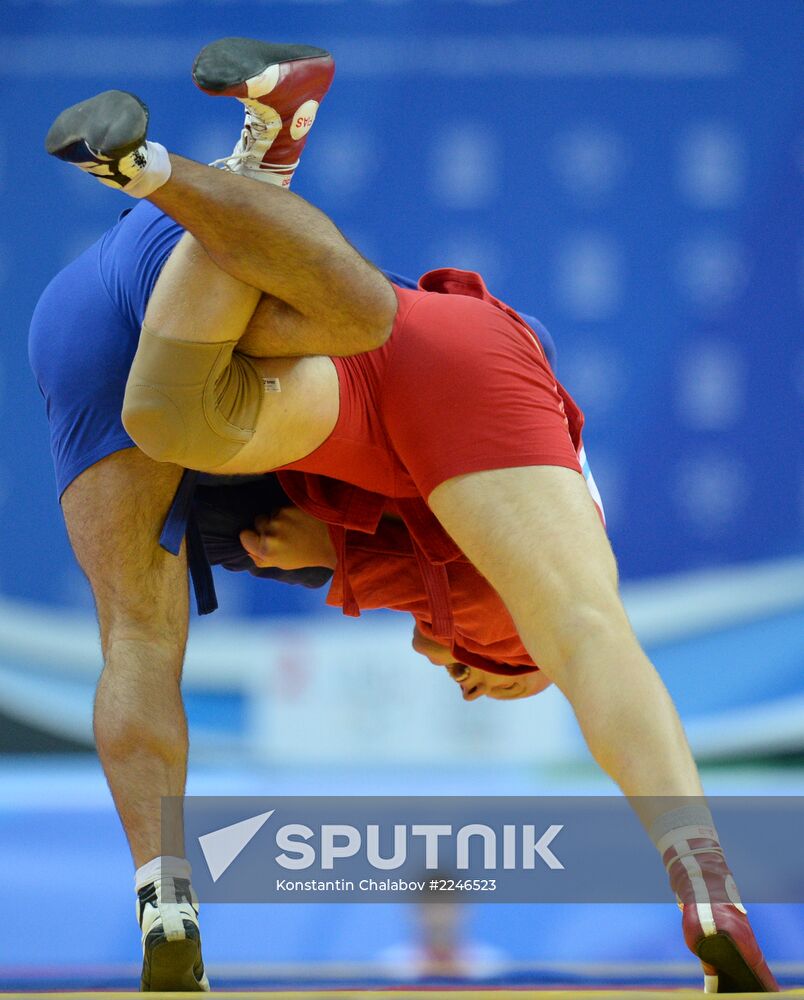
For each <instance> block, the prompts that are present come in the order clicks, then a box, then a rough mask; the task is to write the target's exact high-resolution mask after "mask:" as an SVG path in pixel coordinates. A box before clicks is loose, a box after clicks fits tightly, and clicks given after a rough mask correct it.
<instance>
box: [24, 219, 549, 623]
mask: <svg viewBox="0 0 804 1000" xmlns="http://www.w3.org/2000/svg"><path fill="white" fill-rule="evenodd" d="M183 232H184V230H183V229H182V228H181V227H180V226H178V225H177V224H176V223H175V222H174V221H173V220H172V219H170V218H169V217H168V216H166V215H165V214H164V213H162V212H161V211H159V209H157V208H155V207H154V206H153V205H151V204H150V203H149V202H146V201H143V202H140V203H139V204H138V205H137V206H136V207H135V208H134V209H130V210H127V211H125V212H124V213H123V214H122V215H121V217H120V219H119V220H118V222H117V224H116V225H115V226H113V227H112V228H111V229H110V230H109V231H108V232H107V233H105V234H104V235H103V236H102V237H101V238H100V239H99V240H98V241H97V243H95V244H93V245H92V246H91V247H89V249H87V250H85V251H84V253H82V254H81V256H80V257H78V258H77V259H76V260H74V261H73V262H72V263H71V264H69V265H68V266H67V267H66V268H64V270H63V271H61V272H60V273H59V274H57V275H56V277H55V278H54V279H53V280H52V281H51V282H50V284H49V285H48V286H47V288H46V289H45V291H44V292H43V294H42V297H41V298H40V300H39V303H38V304H37V307H36V309H35V311H34V315H33V319H32V321H31V331H30V338H29V357H30V362H31V367H32V368H33V371H34V374H35V376H36V380H37V383H38V385H39V390H40V392H41V393H42V395H43V396H44V399H45V403H46V406H47V416H48V423H49V426H50V447H51V452H52V454H53V464H54V466H55V470H56V485H57V488H58V493H59V496H60V497H61V495H62V494H63V493H64V491H65V490H66V489H67V487H68V486H69V485H70V483H71V482H72V481H73V480H74V479H75V478H76V477H77V476H79V475H80V474H81V473H82V472H83V471H84V470H85V469H87V468H89V466H91V465H94V464H95V463H96V462H99V461H100V460H101V459H103V458H105V457H106V456H107V455H111V454H112V453H113V452H115V451H120V450H121V449H123V448H132V447H134V442H133V441H132V440H131V438H130V437H129V436H128V434H127V433H126V431H125V429H124V428H123V423H122V420H121V416H120V414H121V411H122V407H123V394H124V392H125V387H126V379H127V378H128V372H129V368H130V367H131V362H132V359H133V357H134V353H135V351H136V349H137V342H138V339H139V333H140V327H141V326H142V322H143V318H144V316H145V309H146V306H147V304H148V300H149V298H150V297H151V293H152V291H153V288H154V285H155V284H156V280H157V278H158V277H159V274H160V272H161V270H162V267H163V266H164V264H165V262H166V261H167V259H168V257H169V256H170V253H171V251H172V250H173V247H174V246H175V245H176V243H177V242H178V240H179V238H180V237H181V235H182V233H183ZM385 274H386V276H387V277H388V278H389V279H390V280H391V281H393V282H394V283H395V284H397V285H401V286H403V287H405V288H415V287H416V282H414V281H411V280H410V279H409V278H403V277H401V276H399V275H397V274H393V273H390V272H388V271H386V272H385ZM523 315H524V314H523ZM524 318H525V320H526V322H528V323H529V324H530V325H531V326H532V327H533V329H534V330H535V331H536V333H537V334H538V336H539V338H540V340H541V342H542V345H543V347H544V349H545V352H546V354H547V357H548V360H549V361H550V364H551V365H553V366H554V365H555V347H554V345H553V341H552V339H551V337H550V334H549V333H548V332H547V330H545V328H544V327H543V326H542V325H541V324H540V323H539V322H538V320H536V319H534V318H532V317H529V316H524ZM248 480H249V481H248V482H244V478H243V477H237V479H236V480H235V481H233V480H232V478H231V477H230V478H224V477H213V476H199V475H198V474H197V473H192V474H189V473H188V474H185V478H184V480H183V482H182V485H181V487H180V488H179V493H178V494H177V498H176V502H175V503H174V506H173V508H172V510H171V514H170V515H168V521H167V522H166V525H165V531H164V532H163V535H162V539H161V541H162V544H163V545H164V546H165V547H166V548H168V549H170V550H171V551H174V552H177V551H178V548H179V545H180V544H181V540H182V537H183V536H184V534H185V531H187V534H188V557H189V564H190V569H191V572H192V576H193V582H194V584H195V589H196V597H197V599H198V605H199V611H200V612H201V613H204V612H206V611H211V610H214V608H215V607H216V606H217V605H216V601H215V597H214V588H213V585H212V578H211V574H210V572H209V562H212V563H213V564H222V565H224V566H226V568H227V569H233V570H249V571H250V572H252V573H254V574H255V575H258V576H268V577H271V578H274V579H280V580H283V581H285V582H288V583H301V584H303V585H305V586H312V587H319V586H322V585H323V584H324V583H326V582H327V580H329V578H330V576H331V573H330V571H329V570H325V569H309V570H294V571H283V570H274V569H257V568H256V567H255V566H254V565H253V563H252V562H251V559H250V558H249V556H248V555H247V554H246V552H245V550H244V549H243V547H242V546H241V545H240V541H239V537H238V536H239V532H240V531H241V530H242V529H243V528H245V527H251V526H252V525H253V521H254V518H255V517H256V515H257V514H263V513H269V512H270V511H271V510H274V509H277V508H278V507H281V506H286V505H287V504H288V503H289V501H288V499H287V497H286V496H285V494H284V493H283V491H282V490H281V488H280V487H279V484H278V482H277V481H276V478H275V477H273V476H264V477H258V478H257V479H255V477H248ZM234 483H236V485H234ZM224 486H225V487H226V488H225V489H224V488H222V487H224Z"/></svg>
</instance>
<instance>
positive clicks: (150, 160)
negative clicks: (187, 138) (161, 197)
mask: <svg viewBox="0 0 804 1000" xmlns="http://www.w3.org/2000/svg"><path fill="white" fill-rule="evenodd" d="M137 154H139V155H140V157H141V156H142V154H141V153H140V150H135V151H134V152H133V153H130V154H129V156H131V157H136V156H137ZM124 159H128V157H125V158H124ZM145 160H146V162H145V165H144V166H143V167H142V168H141V169H140V170H139V172H138V173H137V174H136V175H135V176H134V177H133V179H132V180H130V181H129V182H128V184H126V186H125V187H124V188H121V190H122V191H125V193H126V194H130V195H131V197H132V198H147V197H148V195H150V194H153V193H154V191H156V190H157V188H160V187H162V185H163V184H164V183H165V182H166V181H167V180H168V179H169V178H170V172H171V165H170V157H169V156H168V151H167V150H166V149H165V147H164V146H163V145H162V144H161V143H159V142H151V141H150V140H146V142H145Z"/></svg>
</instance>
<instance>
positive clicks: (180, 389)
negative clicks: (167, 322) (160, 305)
mask: <svg viewBox="0 0 804 1000" xmlns="http://www.w3.org/2000/svg"><path fill="white" fill-rule="evenodd" d="M236 343H237V342H236V341H226V342H224V343H218V344H201V343H197V342H195V341H188V340H172V339H170V340H169V339H167V338H165V337H160V336H159V335H158V334H155V333H152V332H151V331H150V330H148V329H147V328H146V327H143V328H142V332H141V334H140V343H139V347H138V348H137V353H136V354H135V356H134V361H133V363H132V365H131V371H130V372H129V376H128V382H127V383H126V395H125V399H124V401H123V426H124V427H125V429H126V431H127V432H128V433H129V434H130V435H131V437H132V438H133V439H134V442H135V443H136V444H137V445H138V446H139V448H140V449H141V450H142V451H144V452H145V454H146V455H148V456H149V457H150V458H153V459H155V460H156V461H157V462H173V463H175V464H176V465H182V466H184V467H185V468H187V469H201V470H206V469H214V468H216V467H217V466H219V465H223V464H224V463H225V462H228V461H229V459H231V458H234V456H235V455H236V454H237V453H238V452H239V451H240V450H241V448H242V447H243V446H244V445H245V444H246V443H247V442H248V441H250V440H251V438H252V437H253V435H254V429H255V427H256V425H257V416H258V415H259V412H260V405H261V402H262V397H263V383H262V379H261V378H260V375H259V373H258V372H257V370H256V368H255V367H254V365H253V364H252V363H251V362H250V361H249V360H248V359H247V358H245V357H244V356H243V355H242V354H235V353H234V349H235V346H236Z"/></svg>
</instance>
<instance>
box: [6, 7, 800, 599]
mask: <svg viewBox="0 0 804 1000" xmlns="http://www.w3.org/2000/svg"><path fill="white" fill-rule="evenodd" d="M802 28H804V7H802V6H801V5H800V4H799V3H797V2H795V0H774V2H773V3H771V4H750V3H736V4H733V3H725V2H719V0H718V2H714V3H713V2H708V0H678V2H676V3H674V4H666V3H664V2H658V0H657V2H646V0H635V2H631V0H616V2H609V3H606V4H601V3H595V2H591V0H590V2H586V0H573V2H571V3H567V2H566V0H556V2H553V0H540V2H535V0H509V2H506V0H497V2H491V0H485V2H480V0H478V2H468V0H407V2H405V0H397V2H388V0H386V2H382V0H373V2H372V0H362V2H361V0H342V2H338V0H329V2H325V0H319V2H316V0H309V2H305V0H296V2H291V0H285V2H280V0H275V2H268V0H266V2H259V3H243V2H235V0H231V2H222V0H209V2H203V0H192V2H187V0H173V2H171V0H162V2H160V0H98V2H88V0H75V2H70V0H52V2H27V0H5V2H4V4H3V18H2V26H1V27H0V46H1V47H2V52H3V58H2V60H0V86H1V87H2V106H1V108H0V113H2V124H1V126H0V136H1V137H2V142H1V144H0V149H2V170H1V171H0V185H2V187H1V189H0V198H2V213H0V225H2V232H0V282H2V284H1V285H0V287H2V294H3V310H2V315H3V336H2V338H0V388H1V392H0V426H2V428H3V433H2V441H0V503H2V513H3V518H4V523H5V525H6V530H5V538H6V544H4V546H3V550H2V554H0V589H2V591H4V592H5V593H6V594H8V595H11V596H18V597H27V598H32V599H37V600H40V599H41V600H45V601H53V602H57V603H78V602H81V601H85V600H86V599H87V598H86V593H85V592H84V591H83V590H82V589H81V586H79V585H78V584H77V580H78V579H79V577H78V571H77V569H76V568H75V567H74V564H73V563H72V561H71V560H70V559H69V557H68V552H69V548H68V545H67V541H66V538H65V535H64V530H63V528H62V526H61V521H60V517H59V515H58V510H57V506H56V501H55V496H54V487H53V480H52V472H51V468H50V459H49V454H48V446H47V434H46V426H45V417H44V412H43V406H42V403H41V400H40V399H39V397H38V394H37V391H36V389H35V386H34V383H33V380H32V378H31V376H30V373H29V371H28V368H27V362H26V351H25V338H26V330H27V323H28V319H29V317H30V314H31V311H32V309H33V306H34V303H35V301H36V298H37V296H38V294H39V292H40V291H41V289H42V288H43V287H44V285H45V284H46V283H47V281H48V280H49V278H50V277H51V276H52V275H53V274H54V272H55V271H56V270H57V269H58V268H59V267H61V266H62V265H63V264H64V263H66V262H67V261H68V260H69V259H71V258H72V257H73V256H74V255H75V254H76V253H77V252H79V251H80V250H81V249H82V248H83V247H85V246H86V245H88V244H89V243H90V242H91V241H92V240H94V239H95V238H96V237H97V235H99V233H100V232H101V231H102V230H103V229H104V228H106V227H107V226H108V225H109V224H111V222H112V221H113V220H114V219H115V217H116V215H117V213H118V212H119V211H120V209H121V208H122V207H124V204H125V199H124V197H123V196H122V195H118V194H115V193H112V192H109V191H106V190H100V189H99V188H98V186H97V185H96V184H93V183H91V182H90V181H88V180H87V179H86V178H85V177H82V176H80V175H79V173H78V172H77V171H74V170H71V169H68V168H66V167H65V166H64V165H63V164H61V163H58V162H56V161H53V160H50V159H49V158H48V157H46V156H45V154H44V152H43V149H42V139H43V137H44V134H45V132H46V130H47V127H48V125H49V123H50V121H51V120H52V118H53V117H54V116H55V115H56V114H57V113H58V111H60V110H61V109H62V108H63V107H64V106H66V105H67V104H71V103H73V102H75V101H77V100H81V99H83V98H85V97H87V96H89V95H90V94H92V93H93V92H95V91H97V90H101V89H106V88H108V87H120V88H123V89H130V90H133V91H135V92H137V93H138V94H140V95H141V96H142V97H143V98H144V99H145V100H146V101H147V102H148V103H149V104H150V106H151V110H152V122H153V126H152V133H153V135H154V137H156V138H159V139H160V140H161V141H163V142H165V143H166V144H168V145H169V146H170V147H171V148H172V149H174V150H176V151H178V152H182V153H184V154H186V155H189V156H192V157H195V158H199V159H203V160H208V159H212V158H214V157H218V156H222V155H225V154H226V153H227V152H228V151H229V149H230V148H231V146H232V145H233V144H234V141H235V138H236V136H237V134H238V132H239V128H240V116H239V111H238V108H237V107H236V105H234V102H229V101H220V100H217V101H216V100H211V99H210V98H208V97H206V96H205V95H203V94H201V93H200V92H198V91H196V90H195V89H194V87H193V86H192V84H191V82H190V77H189V68H190V65H191V62H192V58H193V56H194V54H195V52H196V51H197V50H198V48H199V47H200V46H201V45H202V44H204V43H205V42H207V41H209V40H211V39H213V38H215V37H217V36H221V35H226V34H246V35H258V36H263V37H266V38H271V39H276V40H292V41H303V42H308V43H312V44H317V45H322V46H326V47H330V48H331V49H332V51H333V52H334V53H335V55H336V58H337V61H338V64H339V71H338V74H337V76H336V82H335V85H334V88H333V90H332V92H331V94H330V96H329V97H328V98H327V101H326V103H325V105H324V107H323V109H322V114H321V115H320V117H319V120H318V123H317V124H316V127H315V131H314V133H313V135H312V137H311V141H310V143H309V145H308V149H307V152H306V153H305V157H304V161H303V164H302V167H301V169H300V170H299V173H298V176H297V180H296V182H295V188H296V190H297V192H298V193H300V194H302V195H304V196H306V197H308V198H310V199H311V200H312V201H313V202H315V203H316V204H318V205H320V206H321V207H322V208H324V209H325V210H326V211H327V212H329V213H330V214H331V215H333V216H334V218H335V219H336V221H337V222H338V223H339V225H340V226H341V227H342V228H343V229H344V231H345V232H346V233H347V235H348V236H349V237H350V238H351V239H352V240H353V241H354V242H355V243H356V244H357V245H358V246H359V247H360V248H361V249H362V250H363V251H364V252H365V253H366V254H367V255H369V256H370V257H372V258H373V259H375V260H376V261H377V262H379V263H381V264H383V265H385V266H387V267H389V268H392V269H395V270H398V271H401V272H403V273H408V274H418V273H419V272H421V271H422V270H425V269H428V268H430V267H433V266H437V265H442V264H453V265H463V266H469V267H476V268H478V269H480V270H481V271H483V272H484V274H485V275H486V276H487V278H488V281H489V283H490V285H491V287H492V289H493V290H494V291H495V292H496V293H497V294H499V295H501V296H502V297H504V298H506V299H508V300H509V301H510V302H511V303H512V304H514V305H517V306H520V307H521V308H523V309H524V310H527V311H531V312H533V313H534V314H535V315H537V316H539V317H540V318H541V319H542V320H543V321H544V322H545V323H546V325H547V326H548V327H549V328H550V329H551V331H552V332H553V335H554V337H555V339H556V341H557V344H558V348H559V373H560V375H561V377H562V379H563V381H564V382H565V383H566V384H567V386H568V388H569V389H570V390H571V391H572V392H574V393H575V395H576V396H577V398H578V399H579V401H580V402H581V404H582V405H583V406H584V408H585V410H586V413H587V419H588V431H587V435H586V437H587V447H588V451H589V454H590V458H591V461H592V465H593V468H594V469H595V471H596V475H597V477H598V479H599V481H600V486H601V489H602V491H603V494H604V499H605V500H606V501H607V505H608V512H609V517H610V524H611V530H612V534H613V537H614V542H615V546H616V549H617V552H618V554H619V557H620V561H621V565H622V570H623V574H624V575H625V576H626V577H634V576H640V575H647V574H655V573H660V572H665V571H672V570H678V569H683V568H688V567H694V566H700V565H707V564H712V563H727V562H731V561H740V560H750V559H754V558H759V557H769V556H775V555H783V554H787V553H791V552H793V551H797V550H800V548H801V543H802V534H803V532H802V525H804V517H802V511H804V497H803V494H804V487H803V486H802V484H804V461H803V460H802V454H801V448H800V443H801V426H802V422H801V409H802V397H803V396H804V346H803V345H802V338H801V329H802V325H801V310H802V297H803V296H804V279H803V278H802V274H803V273H804V271H803V270H802V264H803V259H802V253H803V252H804V240H803V239H802V223H801V220H802V218H804V215H802V212H801V207H802V206H801V197H800V184H801V154H802V146H801V141H802V131H801V127H800V120H799V119H798V117H797V111H798V107H799V100H800V94H801V87H800V77H801V70H800V59H799V56H800V43H801V38H802ZM113 545H114V542H113V540H110V552H111V553H112V554H113V551H114V550H113ZM227 595H228V597H229V598H230V606H231V607H233V608H234V607H236V608H237V610H240V611H243V610H249V609H254V608H256V607H258V606H259V607H265V606H266V605H268V604H271V605H272V606H273V607H278V608H280V609H284V610H287V609H293V608H297V609H302V608H307V607H311V606H313V605H317V604H318V603H319V600H318V598H317V596H316V595H312V596H311V595H307V594H302V595H299V594H298V593H297V592H296V591H292V592H291V591H290V590H283V589H282V588H274V587H268V586H267V585H265V584H262V583H261V584H259V585H258V586H257V587H256V588H248V589H247V588H246V587H245V586H244V585H241V583H240V581H236V582H234V583H231V584H230V585H229V587H228V590H227V592H225V593H224V595H223V596H224V600H226V598H227Z"/></svg>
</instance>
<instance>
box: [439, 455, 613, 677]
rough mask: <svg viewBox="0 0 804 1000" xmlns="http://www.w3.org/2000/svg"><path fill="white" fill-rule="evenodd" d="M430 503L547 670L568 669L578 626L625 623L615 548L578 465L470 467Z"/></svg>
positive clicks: (580, 627) (441, 489) (448, 482)
mask: <svg viewBox="0 0 804 1000" xmlns="http://www.w3.org/2000/svg"><path fill="white" fill-rule="evenodd" d="M428 503H429V505H430V507H431V508H432V510H433V511H434V513H435V514H436V516H437V517H438V519H439V520H440V521H441V523H442V524H443V525H444V527H445V528H446V530H447V531H448V532H449V534H450V535H451V536H452V537H453V538H454V539H455V541H456V542H457V544H458V545H459V546H460V548H461V549H462V550H463V552H464V553H465V554H466V556H467V557H468V558H469V559H470V560H471V561H472V563H473V564H474V565H475V567H476V568H477V569H478V570H479V571H480V572H481V573H482V574H483V575H484V576H485V577H486V578H487V579H488V580H489V582H490V583H491V584H492V586H493V587H494V588H495V589H496V590H497V592H498V593H499V594H500V596H501V597H502V599H503V601H504V602H505V604H506V606H507V607H508V610H509V611H510V613H511V615H512V617H513V618H514V621H515V622H516V624H517V628H518V630H519V632H520V635H521V636H522V639H523V641H524V642H525V645H526V646H527V648H528V651H529V652H530V653H531V655H532V656H533V657H534V658H535V659H536V661H537V662H538V663H539V664H540V666H542V667H543V668H544V669H545V670H546V671H547V673H548V674H551V672H552V673H555V672H556V671H558V670H560V669H561V667H562V665H563V664H564V663H565V661H566V658H567V655H568V651H569V650H570V649H571V647H572V645H573V643H574V641H575V639H576V638H577V634H578V630H579V629H588V628H589V626H590V622H595V620H597V621H599V622H600V623H601V624H602V625H603V626H604V627H605V626H606V625H607V624H610V625H613V626H616V627H617V628H622V627H623V626H624V625H625V618H624V612H623V610H622V605H621V603H620V600H619V595H618V591H617V570H616V565H615V561H614V556H613V554H612V551H611V547H610V545H609V542H608V539H607V537H606V533H605V531H604V529H603V526H602V524H601V521H600V517H599V514H598V511H597V508H596V507H595V505H594V502H593V500H592V498H591V496H590V494H589V490H588V489H587V486H586V483H585V481H584V479H583V477H582V476H581V475H579V474H578V473H577V472H575V471H573V470H571V469H567V468H561V467H557V466H550V465H535V466H526V467H520V468H504V469H494V470H490V471H485V472H476V473H470V474H468V475H463V476H457V477H455V478H453V479H449V480H447V481H446V482H443V483H441V484H440V485H439V486H437V487H436V488H435V489H434V490H433V492H432V493H431V494H430V497H429V500H428ZM554 679H558V678H556V677H554Z"/></svg>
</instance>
